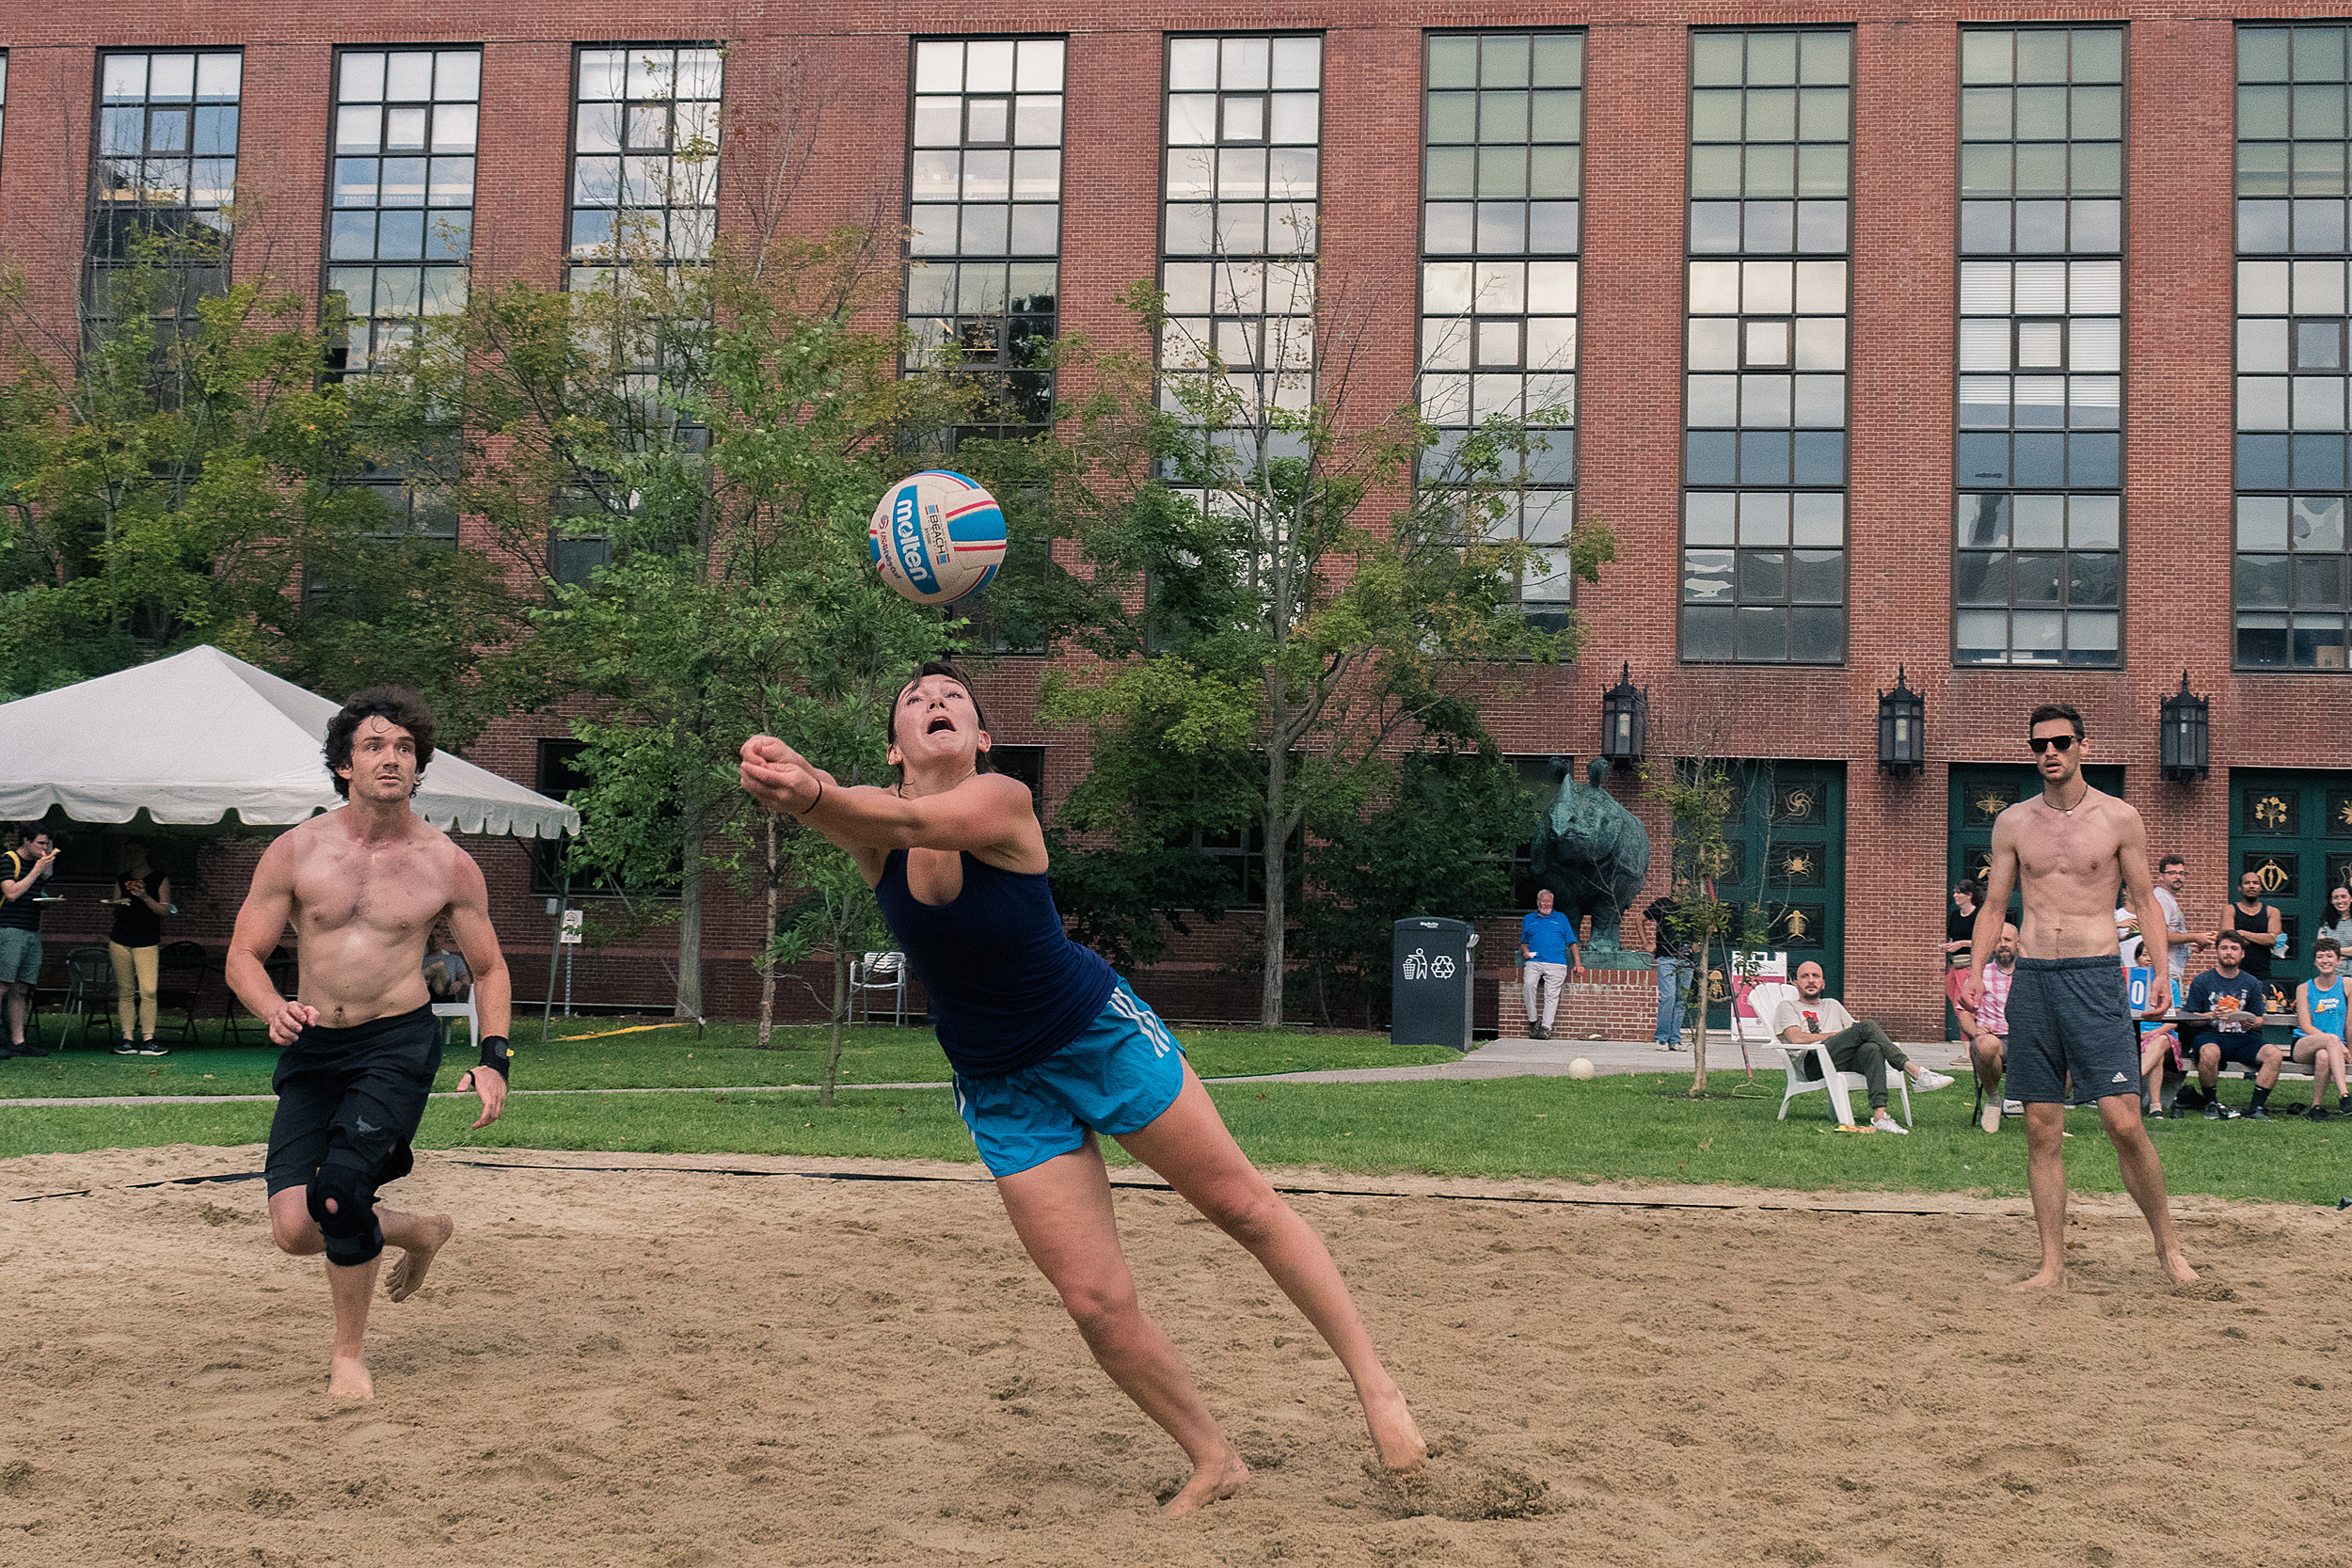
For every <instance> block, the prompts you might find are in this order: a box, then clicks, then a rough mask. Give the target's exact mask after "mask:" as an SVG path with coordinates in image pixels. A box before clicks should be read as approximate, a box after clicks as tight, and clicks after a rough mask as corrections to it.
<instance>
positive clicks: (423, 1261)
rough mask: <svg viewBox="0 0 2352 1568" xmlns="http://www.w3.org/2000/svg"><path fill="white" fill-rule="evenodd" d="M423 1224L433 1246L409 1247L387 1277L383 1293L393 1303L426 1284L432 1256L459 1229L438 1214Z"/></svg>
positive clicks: (445, 1244) (413, 1293)
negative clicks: (425, 1275) (426, 1275)
mask: <svg viewBox="0 0 2352 1568" xmlns="http://www.w3.org/2000/svg"><path fill="white" fill-rule="evenodd" d="M424 1223H425V1226H426V1229H427V1231H428V1233H429V1234H430V1235H431V1237H432V1242H431V1244H429V1245H425V1246H410V1247H409V1248H408V1249H407V1250H405V1252H403V1253H402V1254H401V1255H400V1261H399V1262H397V1263H394V1264H393V1265H392V1272H391V1273H389V1274H388V1275H385V1276H384V1293H385V1294H386V1295H387V1296H389V1297H390V1298H391V1299H392V1300H394V1301H406V1300H407V1299H408V1298H409V1297H410V1296H413V1295H415V1294H416V1293H417V1287H419V1286H420V1285H422V1284H423V1283H424V1274H425V1271H426V1270H427V1269H429V1268H431V1267H432V1266H433V1255H434V1254H435V1253H437V1252H438V1251H440V1250H441V1248H443V1247H444V1246H447V1245H448V1244H449V1238H450V1235H451V1233H452V1232H453V1231H454V1230H455V1229H456V1228H457V1227H456V1225H455V1224H454V1223H453V1221H452V1220H451V1219H450V1217H449V1216H448V1215H447V1214H436V1215H434V1216H433V1217H432V1218H431V1219H429V1220H427V1221H425V1222H424ZM363 1375H364V1374H363Z"/></svg>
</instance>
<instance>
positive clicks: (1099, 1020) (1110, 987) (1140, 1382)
mask: <svg viewBox="0 0 2352 1568" xmlns="http://www.w3.org/2000/svg"><path fill="white" fill-rule="evenodd" d="M887 729H888V736H889V743H890V744H889V752H888V755H889V759H890V763H891V766H892V767H893V768H896V769H898V774H899V777H900V782H899V783H898V784H896V785H894V786H892V787H889V788H875V787H872V786H862V787H850V786H848V785H844V784H841V783H839V782H838V781H836V780H835V779H834V778H833V776H832V775H831V774H829V773H827V772H825V771H824V770H823V769H822V768H818V767H817V766H816V765H814V764H813V763H811V762H809V761H808V759H807V758H805V757H803V756H802V755H801V754H800V753H799V752H796V751H794V750H793V749H792V748H791V747H790V746H788V745H787V744H785V743H784V742H783V741H781V740H779V739H777V738H775V737H774V736H765V735H762V736H753V737H752V738H751V739H750V740H747V741H745V742H744V743H743V749H742V767H741V783H742V786H743V788H744V790H745V791H746V792H747V793H749V794H750V795H751V796H752V798H753V799H754V800H757V801H758V802H759V803H760V804H762V805H764V806H766V807H768V808H769V809H770V810H771V811H775V812H780V813H786V814H788V815H790V816H795V817H797V818H799V819H800V820H801V821H802V822H803V824H804V825H806V826H807V827H809V828H810V829H812V830H814V831H815V832H818V833H821V834H823V835H824V836H825V837H826V838H827V839H830V840H831V841H832V842H833V843H834V844H835V845H838V846H839V847H841V848H843V849H845V850H847V851H848V852H849V853H850V856H851V857H852V858H853V859H855V861H856V862H857V864H858V868H859V870H860V871H862V872H863V873H864V874H865V877H866V883H867V885H868V886H870V887H872V888H873V890H874V895H875V897H876V898H877V899H878V900H879V901H880V903H881V905H882V915H883V918H884V919H885V920H887V921H888V922H889V924H890V928H891V931H892V933H893V934H894V935H895V936H896V937H897V939H898V945H899V947H900V948H901V949H902V950H903V951H904V952H905V953H906V955H907V959H908V962H909V963H910V964H911V965H912V966H913V972H914V974H915V975H916V976H917V977H918V978H920V979H921V980H922V981H923V984H924V986H925V987H926V988H927V990H929V992H930V1008H931V1016H932V1018H933V1019H934V1020H935V1022H936V1025H937V1029H938V1034H939V1043H940V1046H941V1048H942V1049H944V1050H945V1051H946V1053H947V1060H948V1062H949V1064H950V1065H951V1066H952V1067H953V1068H954V1069H955V1095H956V1108H957V1110H958V1111H960V1112H961V1114H962V1117H963V1119H964V1123H965V1125H966V1126H968V1127H969V1128H970V1129H971V1130H972V1137H973V1141H974V1143H976V1144H977V1146H978V1148H979V1152H980V1158H981V1160H982V1161H983V1162H985V1163H986V1164H987V1165H988V1169H989V1174H990V1175H991V1176H993V1177H994V1178H995V1180H996V1191H997V1194H998V1196H1000V1197H1001V1198H1002V1200H1003V1202H1004V1205H1005V1212H1006V1213H1007V1214H1008V1215H1009V1217H1010V1219H1011V1220H1012V1227H1013V1229H1014V1231H1015V1232H1017V1233H1018V1234H1019V1236H1020V1238H1021V1243H1022V1245H1023V1246H1024V1247H1025V1248H1026V1249H1027V1250H1028V1254H1029V1257H1030V1259H1031V1260H1032V1261H1034V1262H1035V1263H1036V1264H1037V1266H1038V1268H1039V1270H1040V1271H1041V1272H1042V1273H1043V1274H1044V1275H1045V1277H1046V1278H1047V1279H1048V1280H1049V1281H1051V1282H1052V1284H1053V1286H1054V1288H1055V1290H1056V1291H1058V1292H1059V1293H1060V1296H1061V1300H1062V1305H1063V1307H1065V1308H1067V1309H1068V1311H1069V1313H1070V1315H1071V1317H1072V1319H1073V1320H1074V1321H1075V1323H1077V1326H1078V1331H1079V1332H1080V1333H1081V1334H1082V1335H1084V1336H1085V1338H1086V1341H1087V1348H1088V1349H1089V1350H1090V1351H1092V1352H1093V1354H1094V1358H1095V1360H1096V1361H1097V1362H1099V1363H1101V1365H1102V1368H1103V1370H1104V1371H1105V1372H1108V1373H1109V1374H1110V1376H1111V1380H1112V1381H1113V1382H1115V1383H1117V1384H1118V1385H1119V1386H1120V1388H1121V1389H1123V1390H1124V1391H1125V1392H1126V1394H1127V1397H1128V1398H1130V1399H1132V1400H1134V1401H1135V1402H1136V1404H1137V1405H1138V1406H1139V1407H1140V1408H1141V1409H1142V1410H1143V1413H1144V1414H1145V1415H1147V1416H1149V1417H1151V1418H1152V1420H1154V1421H1156V1422H1158V1423H1159V1424H1160V1426H1161V1427H1162V1428H1164V1429H1165V1430H1166V1431H1167V1433H1168V1435H1169V1436H1171V1437H1173V1438H1175V1439H1176V1441H1177V1442H1178V1443H1179V1444H1181V1445H1183V1447H1184V1452H1185V1453H1186V1454H1187V1455H1188V1456H1189V1457H1190V1458H1191V1460H1192V1464H1193V1474H1192V1478H1191V1479H1190V1480H1189V1481H1187V1482H1186V1483H1185V1484H1184V1487H1183V1488H1182V1489H1181V1490H1180V1491H1179V1492H1178V1493H1177V1494H1176V1496H1175V1497H1171V1498H1170V1499H1168V1503H1167V1505H1166V1508H1165V1512H1166V1513H1171V1514H1176V1513H1189V1512H1191V1511H1192V1510H1194V1509H1197V1508H1199V1507H1200V1506H1201V1505H1202V1504H1204V1503H1209V1502H1214V1501H1216V1499H1218V1498H1220V1497H1232V1495H1233V1493H1234V1492H1236V1491H1238V1490H1239V1489H1240V1487H1241V1485H1242V1483H1243V1482H1244V1481H1247V1480H1248V1476H1249V1471H1248V1466H1247V1465H1244V1464H1243V1463H1242V1460H1241V1455H1240V1454H1239V1452H1237V1451H1236V1450H1235V1449H1234V1447H1233V1445H1232V1441H1231V1440H1230V1439H1229V1438H1227V1436H1226V1435H1225V1433H1224V1431H1223V1429H1221V1428H1220V1427H1219V1426H1218V1424H1217V1420H1216V1417H1215V1416H1214V1415H1213V1414H1211V1413H1210V1410H1209V1406H1208V1402H1207V1401H1206V1400H1204V1399H1203V1398H1202V1397H1201V1394H1200V1388H1199V1386H1197V1385H1196V1384H1195V1383H1194V1382H1193V1379H1192V1375H1191V1373H1190V1372H1189V1371H1187V1370H1185V1367H1184V1358H1183V1356H1182V1355H1181V1354H1178V1352H1177V1349H1176V1346H1175V1344H1174V1343H1173V1342H1172V1341H1171V1340H1170V1339H1169V1338H1168V1335H1167V1334H1166V1333H1165V1332H1164V1331H1163V1330H1162V1329H1161V1328H1160V1326H1159V1325H1158V1324H1157V1323H1154V1322H1152V1319H1151V1317H1150V1316H1149V1315H1148V1314H1147V1313H1145V1312H1144V1310H1143V1308H1142V1307H1141V1306H1140V1305H1139V1304H1138V1303H1137V1301H1136V1288H1135V1280H1134V1278H1133V1276H1132V1275H1130V1274H1129V1272H1128V1268H1127V1262H1126V1259H1125V1258H1124V1256H1123V1255H1122V1254H1121V1253H1120V1244H1119V1231H1118V1227H1117V1226H1116V1224H1115V1222H1114V1218H1113V1214H1112V1210H1111V1188H1110V1176H1109V1172H1108V1170H1107V1169H1106V1168H1105V1167H1104V1164H1103V1155H1102V1150H1101V1148H1100V1147H1099V1145H1098V1144H1097V1141H1096V1140H1097V1137H1098V1135H1103V1136H1109V1137H1113V1138H1117V1139H1118V1140H1119V1142H1120V1147H1121V1148H1125V1149H1126V1150H1127V1152H1128V1153H1130V1154H1132V1155H1134V1156H1135V1157H1136V1159H1138V1160H1140V1161H1142V1162H1143V1163H1144V1164H1147V1165H1149V1166H1151V1167H1152V1169H1153V1170H1155V1171H1157V1172H1158V1173H1159V1174H1160V1175H1161V1176H1163V1177H1165V1178H1166V1179H1167V1180H1168V1184H1169V1185H1170V1186H1172V1187H1173V1188H1174V1189H1175V1190H1176V1191H1177V1193H1178V1194H1180V1195H1181V1196H1183V1197H1184V1199H1185V1200H1186V1201H1187V1202H1189V1203H1190V1204H1192V1206H1193V1207H1194V1208H1196V1209H1198V1210H1199V1211H1200V1212H1201V1213H1202V1214H1204V1215H1206V1216H1207V1217H1208V1218H1209V1219H1211V1220H1213V1221H1215V1222H1216V1224H1217V1226H1218V1227H1221V1228H1222V1229H1223V1230H1224V1231H1225V1232H1226V1234H1228V1235H1230V1236H1232V1238H1233V1239H1234V1240H1235V1241H1237V1242H1239V1243H1241V1244H1242V1245H1243V1246H1245V1247H1247V1248H1248V1250H1249V1251H1250V1253H1251V1254H1252V1255H1253V1256H1254V1257H1256V1258H1257V1259H1258V1261H1259V1262H1260V1263H1262V1264H1263V1265H1264V1267H1265V1270H1266V1272H1267V1273H1268V1274H1269V1275H1272V1276H1273V1277H1274V1281H1275V1283H1276V1284H1278V1285H1279V1286H1280V1287H1281V1288H1282V1292H1283V1294H1285V1295H1287V1296H1289V1297H1290V1299H1291V1301H1292V1303H1293V1304H1294V1305H1295V1306H1296V1307H1298V1309H1299V1310H1300V1311H1301V1312H1302V1313H1304V1314H1305V1315H1306V1317H1307V1320H1308V1321H1309V1322H1310V1323H1312V1324H1314V1326H1315V1329H1316V1331H1317V1332H1319V1333H1320V1334H1321V1335H1322V1336H1323V1338H1324V1342H1325V1343H1327V1344H1328V1345H1329V1346H1330V1347H1331V1349H1332V1351H1333V1353H1334V1354H1337V1355H1338V1357H1339V1359H1340V1364H1341V1365H1342V1366H1343V1367H1344V1368H1345V1369H1346V1370H1347V1373H1348V1376H1349V1377H1350V1378H1351V1379H1353V1380H1354V1382H1355V1386H1356V1393H1357V1397H1358V1398H1359V1399H1360V1400H1361V1401H1362V1402H1363V1407H1364V1418H1365V1420H1366V1421H1367V1422H1368V1423H1369V1424H1370V1426H1371V1428H1372V1436H1373V1441H1374V1442H1375V1445H1376V1446H1377V1447H1378V1449H1379V1452H1380V1459H1381V1463H1382V1464H1383V1465H1386V1466H1387V1467H1388V1468H1389V1470H1390V1471H1391V1473H1392V1474H1396V1475H1399V1476H1407V1475H1411V1474H1414V1473H1416V1472H1418V1471H1419V1470H1420V1469H1421V1468H1422V1464H1423V1462H1424V1460H1425V1458H1426V1457H1427V1449H1426V1446H1425V1445H1424V1444H1423V1443H1422V1436H1421V1433H1420V1431H1419V1429H1418V1428H1416V1427H1415V1425H1414V1424H1413V1418H1412V1413H1411V1412H1410V1411H1409V1410H1408V1409H1407V1408H1406V1403H1405V1396H1404V1394H1403V1393H1402V1392H1401V1391H1400V1390H1399V1389H1398V1388H1397V1386H1396V1381H1395V1379H1394V1378H1392V1377H1391V1376H1390V1375H1389V1372H1388V1370H1387V1369H1386V1368H1385V1367H1383V1366H1382V1365H1381V1362H1380V1358H1379V1355H1378V1354H1376V1353H1375V1351H1374V1349H1373V1345H1372V1338H1371V1336H1370V1335H1369V1334H1367V1333H1366V1332H1365V1330H1364V1325H1363V1322H1362V1320H1361V1319H1360V1318H1359V1316H1358V1315H1357V1311H1356V1306H1355V1303H1354V1301H1353V1300H1352V1299H1351V1298H1350V1297H1349V1295H1348V1292H1347V1286H1346V1284H1345V1283H1344V1282H1343V1280H1342V1279H1341V1278H1340V1273H1339V1269H1338V1267H1337V1266H1336V1265H1335V1264H1334V1263H1333V1262H1332V1261H1331V1255H1330V1253H1329V1252H1328V1251H1327V1250H1326V1249H1325V1247H1324V1244H1323V1242H1322V1239H1321V1238H1320V1237H1318V1236H1317V1235H1316V1234H1315V1232H1314V1230H1313V1228H1312V1227H1310V1226H1309V1225H1308V1224H1307V1222H1306V1221H1305V1220H1303V1219H1301V1218H1300V1217H1299V1216H1298V1215H1297V1214H1296V1213H1295V1212H1293V1211H1292V1209H1291V1207H1290V1206H1289V1205H1288V1204H1286V1203H1284V1202H1283V1201H1282V1199H1281V1198H1280V1196H1278V1195H1277V1194H1276V1193H1275V1191H1274V1189H1273V1187H1272V1186H1271V1185H1269V1184H1268V1183H1267V1181H1266V1180H1265V1178H1264V1177H1263V1176H1261V1175H1260V1174H1259V1173H1258V1171H1257V1169H1256V1167H1254V1166H1253V1165H1251V1164H1250V1163H1249V1160H1248V1156H1246V1155H1244V1154H1243V1153H1242V1151H1241V1148H1240V1147H1239V1146H1238V1145H1236V1144H1235V1143H1234V1142H1233V1138H1232V1133H1231V1132H1228V1131H1227V1130H1226V1127H1225V1123H1224V1120H1223V1118H1222V1117H1219V1116H1218V1115H1217V1110H1216V1105H1215V1103H1214V1102H1212V1101H1210V1099H1209V1095H1208V1091H1207V1090H1206V1089H1204V1088H1202V1087H1201V1085H1200V1079H1199V1078H1198V1077H1197V1076H1195V1075H1194V1073H1193V1070H1192V1068H1191V1066H1190V1065H1189V1064H1188V1063H1187V1062H1186V1061H1185V1060H1184V1049H1183V1047H1182V1046H1181V1045H1179V1044H1178V1043H1177V1041H1176V1039H1175V1038H1174V1037H1172V1036H1171V1035H1170V1034H1169V1033H1168V1027H1167V1025H1166V1024H1164V1023H1162V1022H1160V1020H1159V1018H1158V1017H1157V1016H1156V1015H1155V1014H1154V1013H1153V1012H1152V1009H1151V1008H1150V1007H1149V1006H1145V1005H1144V1003H1143V1002H1142V1001H1141V1000H1140V999H1139V998H1138V997H1137V996H1136V993H1135V992H1134V991H1133V990H1130V989H1128V986H1127V984H1126V982H1125V981H1123V980H1121V979H1120V977H1119V976H1118V975H1117V974H1114V973H1112V971H1111V967H1110V966H1109V965H1108V964H1106V963H1104V961H1103V960H1102V958H1099V957H1097V956H1096V955H1095V954H1094V953H1093V952H1092V951H1090V950H1089V949H1088V948H1086V947H1083V946H1081V945H1079V944H1078V943H1077V942H1073V941H1071V940H1070V938H1069V936H1068V935H1067V934H1066V933H1065V932H1064V931H1063V929H1062V923H1061V916H1060V914H1059V913H1058V911H1057V910H1056V909H1055V907H1054V898H1053V894H1052V891H1051V889H1050V888H1049V886H1048V885H1047V881H1046V849H1045V838H1044V834H1043V832H1042V831H1041V829H1040V828H1039V826H1038V819H1037V813H1036V811H1035V810H1034V808H1033V807H1032V805H1031V802H1030V800H1029V792H1028V789H1027V787H1026V786H1025V785H1024V784H1021V783H1020V782H1019V781H1018V780H1015V779H1010V778H1008V777H1006V776H1005V775H1004V774H1001V773H997V772H994V771H993V770H992V769H991V768H990V765H989V761H988V751H989V744H990V742H989V736H988V730H987V725H986V722H985V721H984V720H983V719H982V717H981V714H980V709H979V705H978V703H977V701H976V700H975V699H974V697H973V695H972V688H971V684H970V683H969V682H968V681H967V680H966V679H965V678H964V676H963V674H962V673H961V671H959V670H958V669H957V668H956V667H955V666H954V665H952V664H949V663H946V662H944V661H938V660H934V661H931V662H929V663H926V664H924V665H923V666H922V667H921V668H920V669H919V670H917V671H916V672H915V674H914V678H913V679H912V680H910V681H908V682H907V683H906V685H905V686H903V687H901V688H900V689H898V695H897V697H896V699H895V700H894V702H893V705H892V708H891V712H890V717H889V721H888V725H887Z"/></svg>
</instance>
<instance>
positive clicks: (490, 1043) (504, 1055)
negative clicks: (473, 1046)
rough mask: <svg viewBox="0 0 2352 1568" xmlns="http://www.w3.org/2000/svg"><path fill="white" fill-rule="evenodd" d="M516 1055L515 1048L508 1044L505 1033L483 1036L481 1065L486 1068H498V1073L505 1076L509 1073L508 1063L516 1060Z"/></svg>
mask: <svg viewBox="0 0 2352 1568" xmlns="http://www.w3.org/2000/svg"><path fill="white" fill-rule="evenodd" d="M514 1056H515V1053H514V1051H513V1049H512V1048H510V1047H509V1046H508V1045H507V1043H506V1037H505V1036H504V1035H485V1036H483V1037H482V1062H481V1065H482V1066H483V1067H486V1068H495V1069H498V1075H499V1076H500V1077H501V1078H504V1077H507V1076H508V1075H509V1069H508V1064H509V1063H510V1062H512V1061H513V1060H514Z"/></svg>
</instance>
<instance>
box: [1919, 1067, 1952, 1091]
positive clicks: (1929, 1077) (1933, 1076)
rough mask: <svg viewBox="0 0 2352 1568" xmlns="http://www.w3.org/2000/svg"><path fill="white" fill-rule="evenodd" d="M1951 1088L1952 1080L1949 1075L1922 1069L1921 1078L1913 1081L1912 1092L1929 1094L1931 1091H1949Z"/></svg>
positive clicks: (1920, 1070) (1920, 1071)
mask: <svg viewBox="0 0 2352 1568" xmlns="http://www.w3.org/2000/svg"><path fill="white" fill-rule="evenodd" d="M1951 1086H1952V1080H1951V1078H1950V1077H1949V1076H1948V1075H1947V1074H1945V1073H1941V1072H1937V1071H1935V1070H1934V1069H1931V1068H1921V1069H1919V1076H1918V1077H1916V1078H1914V1079H1913V1080H1912V1081H1911V1088H1912V1092H1913V1093H1915V1094H1927V1093H1929V1092H1930V1091H1931V1090H1934V1089H1948V1088H1950V1087H1951Z"/></svg>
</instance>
